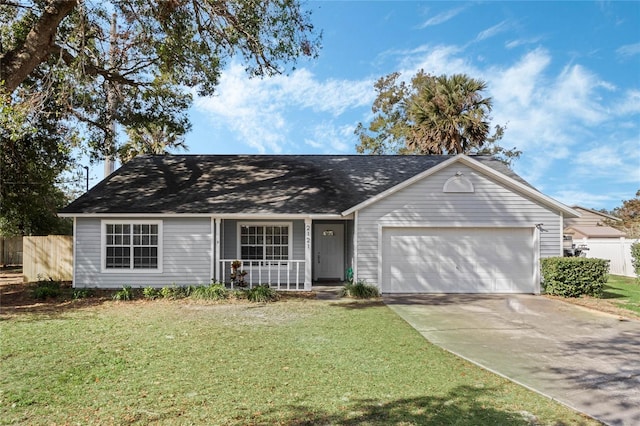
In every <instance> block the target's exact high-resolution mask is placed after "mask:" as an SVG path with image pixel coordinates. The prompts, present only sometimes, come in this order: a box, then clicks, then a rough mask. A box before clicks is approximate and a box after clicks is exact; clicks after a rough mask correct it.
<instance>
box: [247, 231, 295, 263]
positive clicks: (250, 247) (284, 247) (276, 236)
mask: <svg viewBox="0 0 640 426" xmlns="http://www.w3.org/2000/svg"><path fill="white" fill-rule="evenodd" d="M239 235H240V244H239V250H240V259H241V260H289V253H290V243H291V224H290V223H284V224H271V223H270V224H257V223H242V224H240V225H239Z"/></svg>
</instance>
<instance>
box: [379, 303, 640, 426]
mask: <svg viewBox="0 0 640 426" xmlns="http://www.w3.org/2000/svg"><path fill="white" fill-rule="evenodd" d="M384 301H385V303H386V304H387V305H388V306H389V307H390V308H391V309H392V310H393V311H395V312H396V313H397V314H398V315H400V317H402V318H403V319H404V320H405V321H407V322H408V323H409V324H411V326H413V327H414V328H415V329H416V330H418V331H419V332H420V333H421V334H422V335H423V336H424V337H426V338H427V339H428V340H429V341H430V342H432V343H434V344H436V345H438V346H441V347H443V348H444V349H447V350H448V351H450V352H453V353H455V354H456V355H459V356H461V357H463V358H465V359H467V360H469V361H471V362H473V363H475V364H478V365H480V366H481V367H484V368H486V369H488V370H491V371H493V372H495V373H498V374H501V375H503V376H505V377H507V378H509V379H511V380H513V381H514V382H516V383H519V384H521V385H524V386H526V387H528V388H530V389H533V390H535V391H537V392H540V393H542V394H544V395H547V396H549V397H551V398H553V399H556V400H558V401H560V402H562V403H564V404H566V405H568V406H570V407H572V408H574V409H576V410H578V411H581V412H583V413H586V414H588V415H590V416H592V417H594V418H596V419H598V420H600V421H602V422H604V423H607V424H610V425H639V424H640V321H634V320H625V319H622V318H620V317H618V316H615V315H610V314H605V313H599V312H595V311H591V310H588V309H586V308H581V307H577V306H574V305H571V304H569V303H565V302H561V301H556V300H550V299H547V298H545V297H542V296H533V295H490V296H485V295H453V294H447V295H393V296H385V297H384Z"/></svg>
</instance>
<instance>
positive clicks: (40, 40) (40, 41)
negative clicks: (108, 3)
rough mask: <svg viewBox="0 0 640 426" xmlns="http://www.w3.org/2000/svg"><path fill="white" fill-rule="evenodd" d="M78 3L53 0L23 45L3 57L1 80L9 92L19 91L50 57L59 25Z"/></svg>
mask: <svg viewBox="0 0 640 426" xmlns="http://www.w3.org/2000/svg"><path fill="white" fill-rule="evenodd" d="M77 4H78V0H50V2H49V4H48V5H47V6H46V7H45V9H44V13H43V14H42V16H41V17H40V19H38V21H37V22H36V23H35V25H34V26H33V28H31V31H29V34H27V37H26V39H25V41H24V43H23V44H22V45H20V46H17V47H16V48H15V49H14V50H11V51H9V52H7V53H6V54H5V55H4V56H3V57H0V80H2V79H4V80H5V81H6V83H5V90H6V92H7V93H12V92H13V91H14V90H16V89H17V88H18V86H19V85H20V83H22V82H23V81H24V80H25V79H26V78H27V76H29V74H31V73H32V72H33V70H34V69H35V68H36V67H37V66H38V65H40V64H41V63H42V62H44V61H46V60H47V58H48V57H49V56H50V55H51V51H52V48H53V46H54V44H55V37H56V30H57V29H58V25H60V22H61V21H62V20H63V19H64V18H65V17H66V16H67V15H68V14H69V13H71V11H72V10H73V8H74V7H76V5H77Z"/></svg>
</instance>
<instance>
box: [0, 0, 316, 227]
mask: <svg viewBox="0 0 640 426" xmlns="http://www.w3.org/2000/svg"><path fill="white" fill-rule="evenodd" d="M0 21H1V22H3V25H2V26H1V27H0V113H1V114H2V115H1V117H0V120H1V121H2V128H1V129H0V138H1V139H0V143H1V144H2V145H1V147H2V150H3V158H2V165H1V166H2V169H3V176H2V178H3V181H4V180H6V179H8V178H7V176H5V174H9V173H19V174H17V175H15V174H12V176H14V177H15V179H18V180H20V181H24V182H31V181H32V180H33V179H34V178H33V176H32V175H27V174H25V173H26V171H27V170H28V169H33V168H36V167H39V168H47V164H51V167H50V168H49V170H46V173H45V175H46V178H44V179H43V181H47V185H49V186H48V187H49V188H50V189H51V186H50V183H51V182H53V180H52V179H50V175H51V176H54V178H57V177H58V176H59V174H60V173H61V172H62V171H64V170H66V169H68V168H69V167H70V166H71V165H72V160H73V157H72V155H71V153H72V149H73V148H76V149H80V150H82V151H81V152H84V153H87V154H89V155H90V158H91V159H92V160H99V159H102V158H106V157H115V156H116V155H117V154H118V149H119V146H118V144H117V141H116V139H117V130H116V129H117V127H116V126H119V127H120V128H122V129H124V130H125V132H127V133H128V134H129V135H130V137H131V140H130V142H131V143H130V144H129V147H127V148H126V149H125V150H124V151H123V152H124V153H125V154H127V155H131V153H132V152H134V153H135V152H136V150H138V151H140V152H146V151H149V150H152V151H154V150H155V151H162V148H158V147H157V146H155V147H152V148H150V147H149V144H147V145H145V144H144V143H145V142H144V136H141V135H144V134H145V133H151V132H154V131H155V132H156V134H159V133H158V132H160V131H161V132H162V133H163V134H164V135H165V136H170V137H173V138H175V139H174V140H167V139H166V138H165V139H163V140H162V141H163V143H165V148H166V147H174V146H178V147H179V146H180V145H181V144H183V142H182V140H181V137H182V136H183V135H184V134H185V133H186V132H187V131H188V130H189V129H190V123H189V120H188V117H187V111H188V109H189V107H190V106H191V103H192V97H193V95H194V94H195V93H197V94H199V95H211V94H213V93H214V92H215V88H216V86H217V84H218V83H219V79H220V75H221V72H222V70H223V68H224V66H225V65H226V64H227V63H228V62H229V61H230V60H231V58H234V57H237V58H239V60H241V61H242V63H243V64H244V65H245V67H246V71H247V73H248V74H249V75H250V76H256V77H262V76H270V75H273V74H279V73H283V72H285V71H286V70H287V68H289V67H290V66H291V65H292V64H295V62H296V61H297V60H298V59H299V58H300V57H305V56H306V57H315V56H316V55H317V53H318V50H319V48H320V41H319V40H320V37H319V35H317V34H316V33H315V31H314V28H313V25H312V24H311V22H310V14H309V12H308V11H304V10H302V8H301V6H300V3H299V2H298V1H297V0H265V1H254V0H195V1H189V2H186V1H178V0H164V1H142V0H111V1H95V0H87V1H80V0H10V1H3V0H0ZM158 129H160V130H158ZM158 140H160V139H158V138H156V139H155V142H157V141H158ZM30 144H32V145H33V146H34V147H35V146H38V147H39V148H37V149H36V148H34V149H32V150H31V151H29V150H27V151H28V152H29V154H27V153H25V154H24V155H15V154H12V153H15V152H18V147H19V146H22V147H27V146H31V145H30ZM5 151H6V152H7V154H6V155H5V154H4V152H5ZM123 152H121V153H123ZM50 157H55V158H56V161H53V162H51V163H50V162H49V159H50ZM15 179H13V180H15ZM5 183H6V182H5ZM42 183H43V182H38V183H37V185H35V183H34V185H35V186H34V185H31V184H30V185H26V184H24V183H23V187H24V188H25V191H26V192H24V191H23V192H24V195H25V196H26V195H28V191H29V190H31V189H33V188H35V187H36V186H39V187H42V188H44V186H42ZM0 187H1V188H2V201H3V209H2V214H1V218H2V220H5V221H7V220H9V221H12V220H13V219H7V217H6V216H5V211H7V209H6V208H5V206H4V204H5V203H13V201H12V200H14V199H15V197H18V196H17V195H16V196H15V197H14V195H12V194H9V193H8V191H9V189H10V185H8V184H3V185H1V186H0ZM13 189H15V186H14V187H13ZM13 189H11V190H13ZM27 198H29V199H31V198H33V197H27ZM46 204H47V209H49V210H53V211H55V209H54V208H53V205H54V204H55V203H53V204H52V203H46ZM14 208H16V207H15V205H13V204H12V205H11V206H10V208H9V209H14ZM12 226H13V225H12ZM18 227H22V228H23V230H24V232H29V231H27V228H29V226H26V225H25V226H22V225H20V226H18Z"/></svg>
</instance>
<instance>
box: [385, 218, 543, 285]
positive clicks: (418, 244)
mask: <svg viewBox="0 0 640 426" xmlns="http://www.w3.org/2000/svg"><path fill="white" fill-rule="evenodd" d="M382 239H383V241H382V246H383V253H382V258H383V271H382V272H383V273H382V290H383V292H387V293H404V292H407V293H533V292H535V286H534V283H533V257H534V256H533V253H534V252H533V250H534V247H533V231H532V230H531V229H529V228H486V229H485V228H483V229H471V228H386V229H383V233H382Z"/></svg>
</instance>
